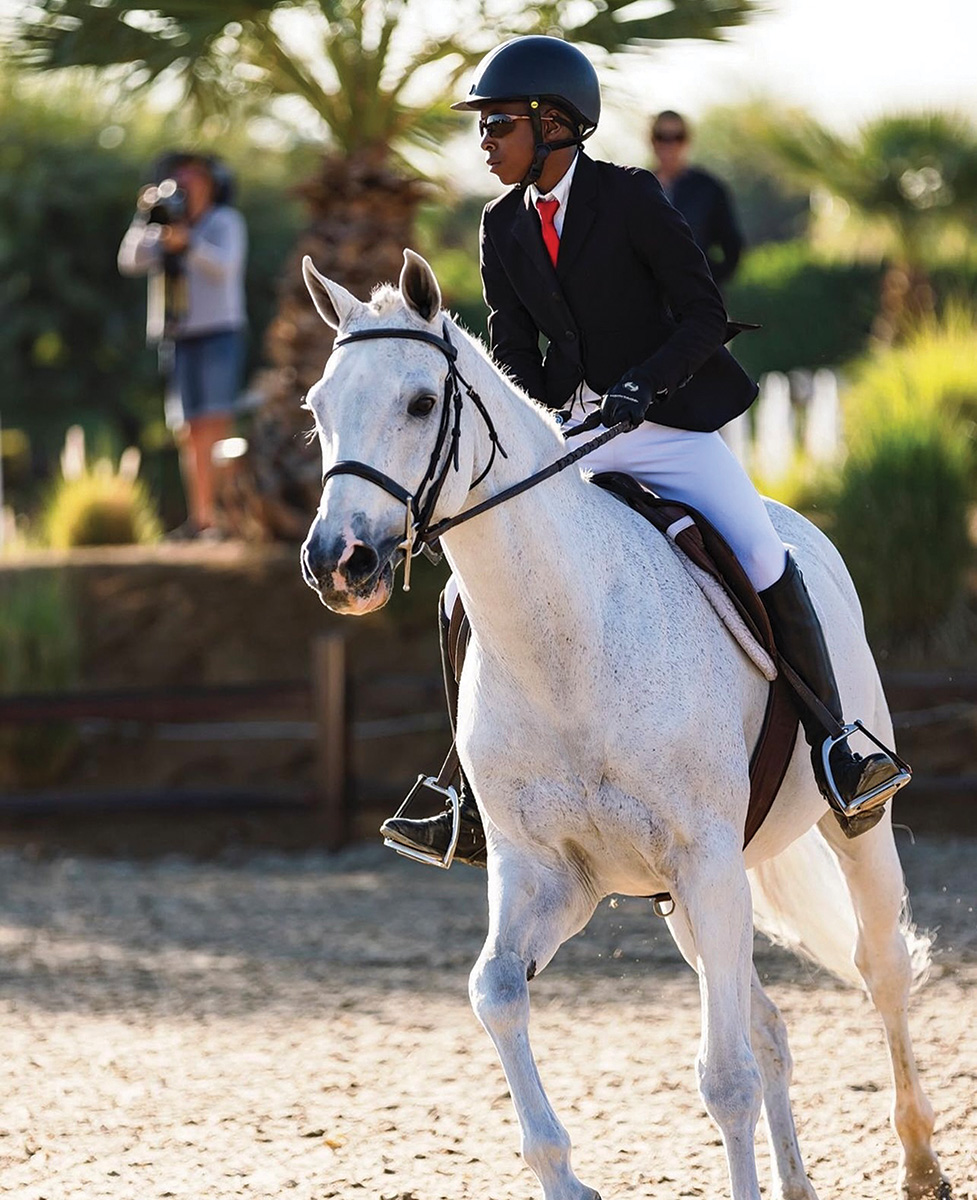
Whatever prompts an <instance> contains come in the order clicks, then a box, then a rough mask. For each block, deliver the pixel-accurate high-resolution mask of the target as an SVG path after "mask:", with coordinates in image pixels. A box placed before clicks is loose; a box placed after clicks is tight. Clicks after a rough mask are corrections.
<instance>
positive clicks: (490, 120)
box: [478, 113, 529, 138]
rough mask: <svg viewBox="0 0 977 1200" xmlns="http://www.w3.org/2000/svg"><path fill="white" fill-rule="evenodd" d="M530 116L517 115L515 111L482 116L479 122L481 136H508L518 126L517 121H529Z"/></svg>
mask: <svg viewBox="0 0 977 1200" xmlns="http://www.w3.org/2000/svg"><path fill="white" fill-rule="evenodd" d="M528 120H529V117H526V116H517V115H516V114H515V113H490V114H489V115H488V116H487V117H481V118H480V119H479V122H478V132H479V136H481V137H483V138H484V137H488V136H489V135H491V136H492V137H494V138H504V137H508V135H509V134H510V133H512V131H513V129H515V127H516V121H528Z"/></svg>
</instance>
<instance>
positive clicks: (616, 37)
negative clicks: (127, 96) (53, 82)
mask: <svg viewBox="0 0 977 1200" xmlns="http://www.w3.org/2000/svg"><path fill="white" fill-rule="evenodd" d="M646 9H647V6H646V4H645V3H644V0H600V2H599V3H591V2H589V0H536V3H534V4H529V5H526V4H521V3H516V2H513V3H511V4H502V5H500V4H499V3H497V2H494V0H470V4H469V6H468V11H467V12H466V13H465V15H464V17H461V18H460V19H459V14H457V13H453V14H451V19H449V20H446V19H445V14H444V13H443V12H441V13H439V12H438V11H437V8H436V6H432V5H429V4H424V3H422V2H419V0H415V2H412V0H315V2H313V0H157V2H156V3H154V4H152V6H148V5H146V4H145V3H138V2H133V0H99V3H98V4H97V5H93V4H91V3H89V0H35V2H34V3H33V4H32V5H31V6H30V8H29V9H28V10H27V11H26V12H25V14H24V16H23V17H21V19H20V21H19V22H15V23H14V26H13V29H14V37H13V45H12V50H13V53H14V55H15V56H16V58H17V59H18V60H19V61H20V62H22V63H23V64H25V65H27V66H29V67H31V68H34V69H51V68H61V67H71V66H85V67H94V68H98V69H104V68H106V67H110V66H121V67H122V74H121V78H122V79H123V80H124V81H125V82H126V83H127V85H129V86H131V87H143V86H145V85H147V84H152V83H153V82H155V81H156V80H158V79H167V80H170V81H173V80H177V79H178V80H179V81H180V82H181V84H182V86H183V88H184V94H185V98H186V99H189V100H193V101H195V102H196V104H197V107H198V108H199V109H201V110H202V111H205V112H206V111H212V110H215V109H218V110H219V109H221V108H225V109H226V108H227V107H229V106H232V105H233V104H234V103H235V102H236V101H237V100H238V99H239V98H240V97H241V96H243V95H244V94H245V93H250V94H252V95H254V96H256V97H257V98H258V99H260V100H263V101H265V102H268V101H272V100H274V99H275V98H277V97H281V96H289V97H293V96H297V97H300V98H301V100H302V101H303V102H304V103H305V104H306V105H308V107H309V108H311V110H312V111H313V112H314V113H315V114H316V115H317V116H318V117H319V118H320V119H321V121H322V122H323V123H324V124H325V126H326V127H327V129H328V130H329V133H330V136H331V141H332V146H333V149H336V150H339V151H341V152H344V153H345V154H358V153H360V152H369V153H375V154H376V155H377V156H378V157H380V158H383V157H386V156H387V155H388V154H389V153H391V151H393V152H395V153H397V152H401V151H402V150H403V149H404V147H405V146H409V145H412V144H413V145H418V144H420V145H422V146H426V147H428V148H431V149H435V150H436V149H438V148H439V147H440V144H441V142H442V141H443V139H444V136H445V134H446V133H447V132H448V131H450V129H452V128H454V127H455V126H456V125H457V123H458V118H457V117H456V115H455V114H454V113H451V112H449V111H448V110H447V108H446V106H445V105H443V104H442V103H439V101H440V100H442V99H443V98H444V97H446V96H448V95H450V94H453V92H454V90H455V86H456V83H457V80H458V78H459V77H460V76H461V75H462V74H464V73H465V72H467V71H468V70H469V69H470V67H471V66H472V65H473V64H474V63H475V62H476V61H477V60H478V59H479V58H481V57H482V55H483V54H485V53H486V52H487V51H488V50H489V49H491V48H492V46H494V45H497V44H498V43H499V42H500V41H502V40H504V39H505V38H507V37H511V36H513V35H514V34H526V33H552V32H553V31H556V30H559V31H560V33H561V34H562V36H563V37H565V38H566V39H567V40H569V41H574V42H579V43H583V44H586V45H589V46H591V47H594V48H600V49H602V50H604V51H606V52H608V53H613V52H614V51H617V50H619V49H621V47H622V46H624V45H631V46H641V45H645V44H649V43H654V42H657V41H666V40H669V39H673V38H707V39H713V40H718V39H721V38H722V37H723V36H724V35H725V31H726V30H728V29H731V28H735V27H737V26H740V25H743V24H745V22H746V21H747V20H749V18H750V17H751V16H752V15H753V14H754V13H756V12H757V11H759V5H758V3H757V0H672V3H671V4H669V5H668V7H667V8H666V9H665V10H664V11H659V12H653V13H650V14H649V13H648V12H647V11H646ZM284 16H292V17H300V18H301V25H299V24H298V23H297V22H296V21H293V22H292V23H291V24H286V23H285V21H283V20H282V18H283V17H284ZM432 67H438V68H439V69H438V70H437V71H436V72H433V73H432V72H431V71H430V68H432ZM445 68H447V70H445ZM425 73H427V77H426V78H427V82H428V85H429V86H428V87H427V89H426V95H425V94H424V89H423V87H421V88H419V87H418V86H417V83H418V79H420V80H422V81H423V80H424V78H425Z"/></svg>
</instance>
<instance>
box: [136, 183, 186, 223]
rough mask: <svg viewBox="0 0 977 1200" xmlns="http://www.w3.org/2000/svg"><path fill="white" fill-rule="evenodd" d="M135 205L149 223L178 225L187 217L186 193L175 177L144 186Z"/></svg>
mask: <svg viewBox="0 0 977 1200" xmlns="http://www.w3.org/2000/svg"><path fill="white" fill-rule="evenodd" d="M136 206H137V208H138V209H139V211H140V212H142V213H145V214H146V220H147V222H148V223H149V224H151V225H179V224H181V223H183V222H185V221H186V219H187V194H186V192H185V191H184V190H183V188H181V187H180V186H179V185H178V184H177V182H176V180H175V179H162V180H160V182H159V183H151V184H149V186H148V187H144V188H143V189H142V191H141V192H140V193H139V198H138V200H137V201H136Z"/></svg>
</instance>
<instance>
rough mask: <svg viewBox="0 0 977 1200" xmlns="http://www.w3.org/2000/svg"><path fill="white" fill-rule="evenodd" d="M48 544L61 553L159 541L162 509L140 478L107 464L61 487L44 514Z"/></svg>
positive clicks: (48, 503)
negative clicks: (129, 477) (128, 476)
mask: <svg viewBox="0 0 977 1200" xmlns="http://www.w3.org/2000/svg"><path fill="white" fill-rule="evenodd" d="M43 525H44V540H45V541H46V542H47V544H48V545H49V546H53V547H54V548H55V549H57V550H67V549H70V548H71V547H72V546H118V545H130V544H133V543H138V544H146V543H149V542H156V541H159V539H160V536H161V534H162V528H161V526H160V522H159V517H158V516H157V514H156V505H155V503H154V501H153V498H152V497H151V496H150V494H149V490H148V489H147V488H146V486H145V484H143V483H142V482H141V481H140V480H138V479H127V478H125V476H123V475H117V474H115V472H113V471H112V469H111V466H110V464H109V463H108V462H107V461H105V460H103V461H102V462H99V463H96V464H95V466H94V467H90V468H86V469H85V470H84V472H83V473H82V474H81V475H79V476H78V477H77V478H74V479H64V478H62V479H60V480H59V481H58V483H57V484H55V486H54V488H53V490H52V492H51V495H50V498H49V499H48V502H47V504H46V506H45V509H44V515H43Z"/></svg>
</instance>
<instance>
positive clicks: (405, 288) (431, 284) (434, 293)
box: [400, 250, 441, 321]
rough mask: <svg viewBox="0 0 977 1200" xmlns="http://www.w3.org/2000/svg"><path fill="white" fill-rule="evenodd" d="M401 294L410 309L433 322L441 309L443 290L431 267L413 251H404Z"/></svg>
mask: <svg viewBox="0 0 977 1200" xmlns="http://www.w3.org/2000/svg"><path fill="white" fill-rule="evenodd" d="M400 294H401V295H402V296H403V297H404V300H405V302H406V303H407V304H408V306H409V307H410V308H412V309H413V310H414V312H416V313H417V314H418V316H420V317H423V318H424V320H425V321H433V320H434V318H435V317H436V316H437V315H438V312H439V311H440V309H441V289H440V288H439V287H438V281H437V279H435V277H434V272H433V271H432V270H431V268H430V265H429V264H428V263H427V262H425V261H424V259H423V258H421V256H420V255H419V254H415V253H414V251H413V250H405V251H404V267H403V270H402V271H401V272H400Z"/></svg>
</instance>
